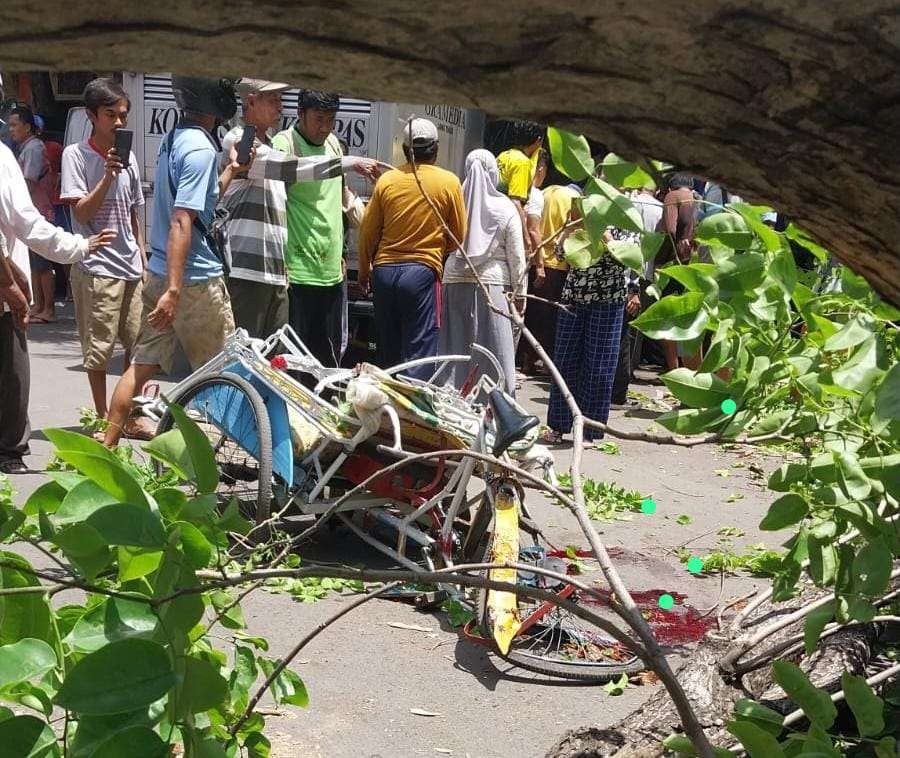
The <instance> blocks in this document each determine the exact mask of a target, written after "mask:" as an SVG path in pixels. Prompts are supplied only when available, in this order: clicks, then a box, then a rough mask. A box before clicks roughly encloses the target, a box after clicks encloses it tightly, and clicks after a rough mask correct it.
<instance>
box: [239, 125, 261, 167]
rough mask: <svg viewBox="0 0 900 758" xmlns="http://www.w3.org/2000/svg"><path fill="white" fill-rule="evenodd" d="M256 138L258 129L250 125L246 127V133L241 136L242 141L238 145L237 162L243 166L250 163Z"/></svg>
mask: <svg viewBox="0 0 900 758" xmlns="http://www.w3.org/2000/svg"><path fill="white" fill-rule="evenodd" d="M255 138H256V127H255V126H251V125H250V124H245V125H244V133H243V134H242V135H241V141H240V142H238V145H237V162H238V163H239V164H240V165H241V166H246V165H247V164H248V163H250V148H251V147H253V140H254V139H255Z"/></svg>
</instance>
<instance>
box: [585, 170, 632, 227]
mask: <svg viewBox="0 0 900 758" xmlns="http://www.w3.org/2000/svg"><path fill="white" fill-rule="evenodd" d="M585 193H586V197H585V200H588V199H590V201H591V202H590V203H588V205H587V208H590V212H594V210H595V209H596V212H597V214H599V217H600V218H602V223H603V224H604V225H605V226H614V227H616V228H617V229H622V230H624V231H627V232H637V233H638V234H640V233H642V232H643V231H644V220H643V218H642V217H641V214H640V211H638V209H637V208H635V207H634V203H632V202H631V200H630V199H629V198H628V197H626V196H625V195H623V194H622V193H621V192H619V191H618V190H617V189H616V188H615V187H613V186H612V185H610V184H608V183H607V182H604V181H603V180H602V179H596V178H591V179H588V182H587V185H586V186H585ZM587 208H586V210H587ZM587 223H588V220H587V218H585V225H587ZM592 236H593V235H592Z"/></svg>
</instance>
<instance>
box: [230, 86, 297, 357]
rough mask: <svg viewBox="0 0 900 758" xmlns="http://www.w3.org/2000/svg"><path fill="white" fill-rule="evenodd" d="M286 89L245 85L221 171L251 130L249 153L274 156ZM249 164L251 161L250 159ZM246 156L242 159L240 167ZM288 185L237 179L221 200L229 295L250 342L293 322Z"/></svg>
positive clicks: (236, 320)
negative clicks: (287, 264) (273, 135)
mask: <svg viewBox="0 0 900 758" xmlns="http://www.w3.org/2000/svg"><path fill="white" fill-rule="evenodd" d="M288 88H289V85H287V84H281V83H279V82H268V81H264V80H262V79H247V78H243V79H241V80H240V81H239V82H238V83H237V84H236V85H235V90H236V91H237V94H238V95H240V97H241V102H242V105H243V107H242V110H243V113H242V118H241V123H240V124H239V125H238V126H236V127H234V128H233V129H232V130H231V131H229V132H228V134H226V135H225V138H224V139H223V140H222V153H221V159H220V166H219V168H220V171H223V172H224V171H227V170H228V167H229V165H230V164H231V161H232V148H236V147H237V146H239V145H240V144H241V142H242V139H243V138H244V137H245V136H246V137H248V138H249V134H250V130H254V131H255V137H254V138H253V141H252V142H251V143H250V147H251V148H252V147H255V148H256V157H257V158H259V159H262V158H265V156H266V155H267V154H268V153H269V152H270V151H271V140H270V139H269V135H268V131H269V129H272V128H274V127H275V126H276V125H277V124H278V122H279V120H280V119H281V93H282V92H284V91H285V90H286V89H288ZM247 157H248V158H249V156H247ZM241 158H242V156H238V162H239V163H240V162H242V161H241ZM285 201H286V191H285V185H284V182H280V181H276V180H273V179H250V178H247V177H237V178H235V179H233V181H232V182H231V183H230V184H229V186H228V188H227V189H226V190H225V192H224V193H223V195H222V198H221V200H220V201H219V202H220V204H221V205H222V206H223V207H224V208H226V209H227V210H228V213H229V217H228V225H227V227H226V228H227V232H228V247H229V250H230V252H231V272H230V274H229V277H228V292H229V294H230V295H231V307H232V310H233V311H234V323H235V326H236V327H243V328H244V329H246V330H247V331H248V332H249V334H250V336H251V337H260V338H262V339H265V338H266V337H268V336H269V335H270V334H272V332H274V331H276V330H277V329H280V328H281V327H282V326H284V325H285V324H286V323H287V322H288V289H287V286H288V285H287V276H286V274H285V270H284V244H285V241H286V239H287V220H286V218H285Z"/></svg>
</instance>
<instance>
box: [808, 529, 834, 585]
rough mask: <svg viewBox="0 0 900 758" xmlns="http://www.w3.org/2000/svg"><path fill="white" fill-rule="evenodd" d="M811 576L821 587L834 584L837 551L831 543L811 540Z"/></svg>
mask: <svg viewBox="0 0 900 758" xmlns="http://www.w3.org/2000/svg"><path fill="white" fill-rule="evenodd" d="M809 575H810V576H811V577H812V580H813V581H814V582H815V583H816V584H817V585H818V586H819V587H828V586H830V585H831V584H833V583H834V580H835V576H836V575H837V550H836V549H835V547H834V545H833V544H831V542H825V541H822V540H819V539H815V538H814V537H810V539H809Z"/></svg>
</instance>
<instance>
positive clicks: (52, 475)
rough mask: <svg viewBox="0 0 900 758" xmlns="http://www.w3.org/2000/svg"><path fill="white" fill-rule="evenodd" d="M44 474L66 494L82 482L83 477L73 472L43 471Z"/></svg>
mask: <svg viewBox="0 0 900 758" xmlns="http://www.w3.org/2000/svg"><path fill="white" fill-rule="evenodd" d="M44 474H45V475H46V477H47V478H48V479H50V480H51V481H54V482H56V483H57V484H58V485H59V486H60V487H62V488H63V489H64V490H65V491H66V492H68V491H69V490H70V489H72V487H75V486H76V485H78V484H81V483H82V482H83V481H84V477H83V476H82V475H81V474H78V473H76V472H74V471H45V472H44Z"/></svg>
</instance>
